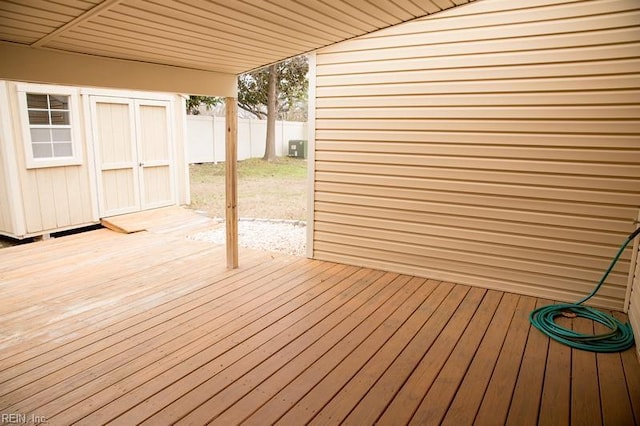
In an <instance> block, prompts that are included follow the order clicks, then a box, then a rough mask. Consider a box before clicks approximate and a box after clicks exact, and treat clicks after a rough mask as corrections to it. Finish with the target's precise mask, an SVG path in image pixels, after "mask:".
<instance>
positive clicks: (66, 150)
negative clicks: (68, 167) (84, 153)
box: [53, 142, 73, 157]
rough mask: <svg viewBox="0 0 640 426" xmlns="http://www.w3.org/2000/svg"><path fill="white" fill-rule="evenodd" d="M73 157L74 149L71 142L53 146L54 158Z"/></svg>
mask: <svg viewBox="0 0 640 426" xmlns="http://www.w3.org/2000/svg"><path fill="white" fill-rule="evenodd" d="M72 155H73V149H72V146H71V142H69V143H54V144H53V156H54V157H71V156H72Z"/></svg>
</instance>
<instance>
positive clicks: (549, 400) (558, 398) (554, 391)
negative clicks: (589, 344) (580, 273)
mask: <svg viewBox="0 0 640 426" xmlns="http://www.w3.org/2000/svg"><path fill="white" fill-rule="evenodd" d="M556 303H557V301H556ZM556 323H557V324H558V325H560V326H561V327H565V328H568V329H570V328H571V319H569V318H565V317H558V318H557V319H556ZM570 372H571V348H570V347H569V346H566V345H563V344H562V343H560V342H558V341H556V340H551V339H549V349H548V353H547V361H546V365H545V375H544V381H543V385H542V395H541V400H540V413H539V419H538V421H539V423H540V424H541V425H565V424H569V422H570V419H571V404H570V401H571V375H570Z"/></svg>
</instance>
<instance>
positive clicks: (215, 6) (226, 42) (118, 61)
mask: <svg viewBox="0 0 640 426" xmlns="http://www.w3.org/2000/svg"><path fill="white" fill-rule="evenodd" d="M470 1H472V0H268V1H266V0H230V1H229V0H227V1H224V0H58V1H56V0H0V54H1V55H2V57H3V58H14V59H16V60H15V61H7V60H3V61H2V63H3V65H0V78H9V79H23V80H37V81H43V80H45V79H46V80H47V81H46V82H53V83H63V84H78V85H96V83H99V82H100V81H101V82H102V84H103V85H106V86H117V85H120V87H122V86H123V85H125V84H126V87H129V86H135V87H133V88H138V89H151V90H154V87H155V86H158V87H157V88H156V89H155V90H170V86H172V85H173V86H175V88H174V89H173V90H170V91H182V92H184V91H186V92H188V93H194V94H196V93H197V94H215V95H222V96H228V95H230V93H228V89H225V87H227V86H229V81H231V80H230V77H232V76H233V78H232V81H233V84H232V86H234V90H235V76H236V75H238V74H241V73H243V72H246V71H249V70H252V69H256V68H260V67H262V66H265V65H268V64H270V63H274V62H278V61H281V60H283V59H286V58H289V57H292V56H296V55H299V54H302V53H306V52H310V51H313V50H315V49H318V48H321V47H324V46H328V45H331V44H333V43H337V42H340V41H343V40H346V39H349V38H353V37H357V36H360V35H363V34H367V33H370V32H373V31H376V30H379V29H382V28H385V27H389V26H392V25H396V24H399V23H401V22H405V21H409V20H412V19H415V18H419V17H423V16H426V15H429V14H433V13H437V12H439V11H442V10H445V9H449V8H452V7H455V6H458V5H461V4H465V3H469V2H470ZM41 63H47V64H49V67H48V68H49V69H48V70H43V71H37V70H34V68H39V67H36V65H38V64H41ZM56 64H61V65H64V67H63V68H64V69H62V70H58V69H57V68H56ZM77 68H79V69H80V70H81V71H82V72H78V73H76V72H75V71H74V70H75V69H77ZM46 71H48V73H47V72H46ZM92 71H93V72H94V73H97V74H98V75H99V76H100V78H101V80H99V81H98V80H97V79H96V78H92V76H91V74H92ZM65 72H66V74H72V76H66V77H65ZM113 73H116V74H117V73H127V74H129V75H128V76H127V77H128V78H126V79H125V78H122V77H118V76H114V75H112V74H113ZM156 73H160V74H162V76H163V79H164V80H165V82H164V83H160V82H158V83H153V80H154V79H153V78H151V79H147V81H145V79H144V78H141V77H137V75H138V74H141V75H144V74H147V75H149V74H156ZM76 74H77V75H76ZM212 78H213V79H216V78H217V79H219V80H220V82H221V84H212V83H211V81H208V82H207V80H211V79H212ZM60 80H63V81H60ZM149 80H151V81H149ZM167 80H169V81H170V83H167ZM181 80H186V81H181ZM216 90H218V91H222V93H214V92H215V91H216Z"/></svg>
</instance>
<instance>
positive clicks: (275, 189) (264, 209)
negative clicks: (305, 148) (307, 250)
mask: <svg viewBox="0 0 640 426" xmlns="http://www.w3.org/2000/svg"><path fill="white" fill-rule="evenodd" d="M189 173H190V177H191V206H190V207H191V208H194V209H197V210H203V211H206V212H207V214H208V215H209V216H211V217H224V164H223V163H220V164H211V163H206V164H192V165H191V166H189ZM238 216H239V217H248V218H261V219H291V220H306V217H307V162H306V160H300V159H293V158H286V157H285V158H279V159H278V160H277V161H275V162H272V163H268V162H265V161H262V160H260V159H251V160H244V161H240V162H238Z"/></svg>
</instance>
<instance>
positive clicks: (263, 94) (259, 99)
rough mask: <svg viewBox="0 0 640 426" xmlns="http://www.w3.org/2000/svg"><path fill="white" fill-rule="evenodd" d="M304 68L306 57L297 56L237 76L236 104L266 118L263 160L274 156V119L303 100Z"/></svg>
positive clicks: (304, 98)
mask: <svg viewBox="0 0 640 426" xmlns="http://www.w3.org/2000/svg"><path fill="white" fill-rule="evenodd" d="M308 70H309V62H308V60H307V57H306V56H297V57H295V58H290V59H287V60H285V61H282V62H280V63H278V64H274V65H271V66H269V67H267V68H261V69H259V70H256V71H253V72H250V73H246V74H242V75H240V77H238V106H240V108H242V109H244V110H245V111H248V112H250V113H252V114H254V115H255V116H257V117H258V118H260V119H263V120H264V119H265V118H266V119H267V139H266V147H265V153H264V157H263V159H264V160H269V161H272V160H273V159H274V158H275V122H276V119H278V118H283V116H284V115H285V114H287V113H288V112H290V111H293V110H294V109H295V108H296V107H297V106H298V105H299V104H300V103H301V101H306V98H307V86H308V80H307V72H308ZM270 95H271V99H270Z"/></svg>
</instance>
